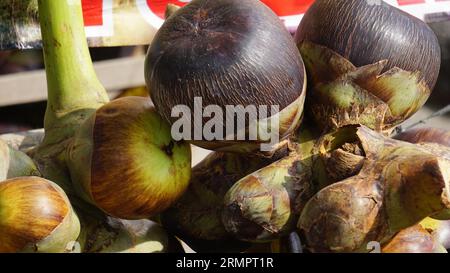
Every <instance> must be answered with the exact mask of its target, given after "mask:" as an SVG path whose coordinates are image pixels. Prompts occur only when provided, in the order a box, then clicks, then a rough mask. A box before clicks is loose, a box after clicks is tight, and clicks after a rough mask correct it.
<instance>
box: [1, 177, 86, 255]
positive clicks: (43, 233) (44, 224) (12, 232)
mask: <svg viewBox="0 0 450 273" xmlns="http://www.w3.org/2000/svg"><path fill="white" fill-rule="evenodd" d="M79 233H80V222H79V220H78V217H77V215H76V214H75V212H74V210H73V208H72V206H71V204H70V202H69V200H68V198H67V196H66V194H65V193H64V192H63V190H62V189H61V188H60V187H59V186H57V185H56V184H55V183H53V182H50V181H48V180H45V179H43V178H39V177H19V178H14V179H10V180H6V181H4V182H2V183H0V252H43V253H46V252H70V251H71V250H72V246H73V243H74V242H75V240H76V239H77V237H78V235H79Z"/></svg>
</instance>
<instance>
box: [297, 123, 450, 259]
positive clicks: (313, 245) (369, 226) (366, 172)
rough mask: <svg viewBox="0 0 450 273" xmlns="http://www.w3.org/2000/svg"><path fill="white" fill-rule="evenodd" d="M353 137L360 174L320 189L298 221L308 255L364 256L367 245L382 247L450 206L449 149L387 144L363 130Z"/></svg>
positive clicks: (360, 129)
mask: <svg viewBox="0 0 450 273" xmlns="http://www.w3.org/2000/svg"><path fill="white" fill-rule="evenodd" d="M355 133H356V136H357V139H359V142H360V145H361V146H362V148H363V150H364V154H365V160H364V163H363V166H362V168H361V170H360V171H359V172H358V173H357V174H356V175H355V176H352V177H350V178H347V179H345V180H343V181H341V182H338V183H335V184H332V185H331V186H328V187H326V188H324V189H323V190H321V191H320V192H319V193H318V194H316V195H315V196H314V197H313V198H312V199H311V200H310V201H309V202H308V203H307V205H306V206H305V208H304V210H303V212H302V214H301V216H300V220H299V222H298V228H299V229H300V230H301V231H302V233H303V234H304V235H305V238H306V243H307V245H308V246H309V247H310V249H311V250H312V251H316V252H354V251H355V252H357V251H365V250H366V244H367V243H369V242H370V241H377V242H380V243H382V244H383V243H386V242H388V241H389V240H390V239H391V238H392V237H393V236H394V235H395V234H396V233H397V232H399V231H401V230H402V229H405V228H408V227H410V226H412V225H415V224H417V223H418V222H420V221H421V220H422V219H424V218H426V217H428V216H430V215H433V214H435V213H438V212H440V211H443V210H446V209H447V208H448V207H449V206H450V202H449V196H450V195H449V193H450V192H449V190H450V187H449V180H450V174H449V173H448V169H449V168H450V150H449V149H447V148H446V147H443V146H442V147H441V146H439V147H436V146H433V145H429V144H422V145H413V144H409V143H406V142H401V141H396V140H392V139H389V138H386V137H383V136H381V135H380V134H377V133H375V132H373V131H371V130H370V129H368V128H367V127H357V128H356V131H355ZM344 135H347V134H344ZM336 136H337V138H336V139H339V138H338V137H339V134H337V135H336ZM336 139H335V140H334V141H336Z"/></svg>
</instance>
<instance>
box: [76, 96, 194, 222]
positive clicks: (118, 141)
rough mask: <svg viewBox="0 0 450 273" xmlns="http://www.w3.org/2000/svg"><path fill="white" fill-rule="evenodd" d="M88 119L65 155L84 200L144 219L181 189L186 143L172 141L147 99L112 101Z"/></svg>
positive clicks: (187, 168) (185, 179)
mask: <svg viewBox="0 0 450 273" xmlns="http://www.w3.org/2000/svg"><path fill="white" fill-rule="evenodd" d="M88 123H91V124H92V123H93V125H91V124H84V125H83V126H86V127H85V128H84V129H82V130H80V131H79V133H80V134H77V136H76V137H75V141H74V145H72V147H71V149H70V151H69V156H68V158H69V162H68V166H69V169H70V170H71V176H72V179H73V180H74V183H78V184H79V186H78V189H81V190H83V193H82V194H81V195H82V196H84V198H85V199H87V201H89V202H91V203H93V204H94V205H96V206H97V207H99V208H100V209H102V210H103V211H105V212H106V213H108V214H109V215H111V216H114V217H118V218H122V219H144V218H148V217H150V216H152V215H155V214H157V213H159V212H161V211H163V210H165V209H166V208H168V207H169V206H170V205H171V204H172V203H173V202H174V201H175V200H177V199H178V198H179V197H180V196H181V195H182V194H183V192H184V191H185V190H186V188H187V186H188V183H189V179H190V176H191V150H190V146H189V145H188V144H187V143H185V142H175V141H173V140H172V138H171V132H170V126H169V124H168V123H166V122H165V121H164V120H163V119H162V118H161V117H160V116H159V114H158V113H157V112H156V111H155V110H154V108H153V107H152V105H151V103H150V101H149V100H148V99H146V98H142V97H126V98H121V99H118V100H115V101H112V102H110V103H108V104H106V105H104V106H103V107H101V108H99V109H98V110H97V112H96V114H95V117H93V118H92V119H89V120H88ZM91 126H92V127H91ZM83 134H84V135H83ZM86 134H90V135H86ZM79 144H80V145H79ZM78 145H79V146H80V147H81V149H82V150H83V151H81V152H80V151H77V146H78ZM78 171H81V172H82V174H78V173H77V172H78ZM86 172H87V173H86ZM80 185H81V186H80Z"/></svg>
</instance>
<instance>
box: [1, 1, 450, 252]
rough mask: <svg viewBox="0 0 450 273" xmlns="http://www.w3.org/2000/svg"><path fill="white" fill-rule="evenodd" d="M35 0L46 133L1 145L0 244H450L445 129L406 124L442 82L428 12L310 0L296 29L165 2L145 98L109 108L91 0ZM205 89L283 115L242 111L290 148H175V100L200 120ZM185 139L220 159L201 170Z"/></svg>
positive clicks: (260, 13) (114, 248)
mask: <svg viewBox="0 0 450 273" xmlns="http://www.w3.org/2000/svg"><path fill="white" fill-rule="evenodd" d="M38 3H39V13H40V23H41V31H42V38H43V47H44V57H45V66H46V72H47V81H48V105H47V111H46V115H45V136H44V138H43V140H42V142H40V143H39V144H38V145H37V146H36V147H33V148H32V149H29V150H27V152H26V153H24V152H22V151H18V150H15V149H13V148H12V147H11V146H8V145H7V144H3V143H0V156H1V159H0V180H1V181H2V182H0V252H171V251H183V249H182V248H180V245H178V244H179V242H184V243H185V244H186V245H188V246H189V247H190V248H192V249H193V250H195V251H197V252H263V251H264V252H266V251H271V252H301V251H309V252H370V251H372V250H373V247H374V246H376V245H378V246H379V247H380V250H381V251H382V252H446V248H450V237H449V235H448V228H449V226H450V224H449V222H448V221H446V220H450V132H446V131H440V130H436V129H418V130H411V131H407V132H405V133H402V134H396V132H397V130H396V128H397V127H398V126H399V125H401V124H402V123H403V122H404V121H405V120H406V119H408V118H410V117H411V116H412V115H413V114H414V113H416V112H417V111H418V110H419V109H420V108H421V107H422V106H423V105H424V103H425V102H426V101H427V99H428V98H429V96H430V94H431V91H432V90H433V88H434V85H435V83H436V79H437V77H438V74H439V67H440V48H439V45H438V42H437V39H436V37H435V35H434V33H433V32H432V31H431V30H430V29H429V27H428V26H427V25H426V24H425V23H423V22H422V21H420V20H417V19H415V18H413V17H412V16H410V15H408V14H406V13H404V12H402V11H400V10H398V9H396V8H394V7H392V6H390V5H388V4H386V3H384V2H382V1H365V0H316V2H315V3H314V4H313V5H312V7H311V8H310V9H309V10H308V12H307V13H306V15H305V16H304V18H303V20H302V22H301V24H300V26H299V28H298V30H297V33H296V34H295V37H294V38H293V37H292V36H291V35H290V34H289V32H288V31H287V30H286V29H285V27H284V26H283V24H282V22H281V21H280V20H279V18H278V17H277V16H276V15H275V14H274V13H273V12H272V11H271V10H270V9H269V8H268V7H266V6H265V5H264V4H262V3H261V2H260V1H257V0H215V1H207V0H194V1H192V2H191V3H189V4H188V5H186V6H185V7H183V8H176V7H173V6H171V7H170V8H169V9H168V12H167V20H166V21H165V23H164V24H163V26H162V27H161V28H160V30H159V31H158V33H157V35H156V36H155V39H154V41H153V42H152V44H151V46H150V48H149V51H148V53H147V57H146V62H145V72H144V73H145V78H146V82H147V87H148V89H149V92H150V94H151V100H150V99H149V98H144V97H124V98H120V99H117V100H114V101H109V99H108V96H107V94H106V92H105V90H104V88H103V87H102V85H101V84H100V82H99V81H98V79H97V78H96V75H95V72H94V69H93V66H92V61H91V59H90V56H89V51H88V47H87V43H86V38H85V34H84V29H83V21H82V20H83V19H82V12H81V0H60V1H54V0H39V1H38ZM198 97H200V98H202V100H203V105H205V106H207V105H215V106H217V107H219V108H220V109H225V108H226V107H227V106H229V105H241V106H243V107H249V106H255V107H260V106H277V107H279V110H280V111H279V112H278V113H276V114H275V113H271V114H272V116H270V117H269V118H265V119H262V118H258V117H256V120H251V118H248V120H246V121H247V123H249V122H250V121H251V122H254V123H255V124H256V127H257V128H260V127H264V126H267V121H270V122H271V124H272V123H275V124H276V125H277V126H278V127H277V128H276V129H277V131H278V137H279V141H278V142H277V143H269V141H268V139H267V138H265V137H264V136H263V135H262V134H261V135H260V134H258V135H257V136H255V138H253V139H252V140H248V141H245V140H236V138H230V139H229V138H226V139H225V140H218V139H207V138H205V137H203V138H200V139H195V140H192V141H184V140H181V141H175V140H174V137H173V134H172V132H171V126H172V125H174V124H175V123H176V122H177V118H178V117H177V118H175V117H174V116H173V109H175V107H176V106H179V105H183V106H185V107H187V109H189V110H192V112H194V111H193V110H194V109H195V108H196V107H198V105H196V104H195V98H198ZM192 115H194V114H192ZM275 117H276V118H277V120H278V123H276V122H274V121H275ZM214 118H216V117H214ZM192 120H195V117H194V116H192ZM208 121H209V120H207V119H203V120H196V121H195V122H194V123H195V124H192V125H190V126H192V127H189V128H188V130H192V133H194V135H195V133H196V131H195V130H196V128H198V127H197V125H199V126H200V128H203V127H205V126H208ZM272 125H273V124H272ZM247 126H248V125H247ZM223 127H224V128H218V127H217V126H216V128H215V130H216V131H217V130H222V131H223V130H225V127H226V126H225V124H223ZM228 129H229V128H228ZM235 129H236V128H235ZM237 129H239V128H237ZM240 129H245V130H244V131H245V132H246V134H247V133H248V131H247V129H248V127H245V128H240ZM233 132H234V136H235V135H236V134H237V132H239V130H233ZM232 136H233V135H232ZM190 144H193V145H197V146H200V147H203V148H206V149H210V150H213V151H214V152H213V153H211V154H210V155H209V156H208V157H207V158H206V159H204V160H203V161H202V162H201V163H199V164H198V165H196V166H195V167H194V168H191V146H190ZM262 144H266V146H269V147H270V149H267V150H264V151H262V150H261V149H260V147H261V145H262Z"/></svg>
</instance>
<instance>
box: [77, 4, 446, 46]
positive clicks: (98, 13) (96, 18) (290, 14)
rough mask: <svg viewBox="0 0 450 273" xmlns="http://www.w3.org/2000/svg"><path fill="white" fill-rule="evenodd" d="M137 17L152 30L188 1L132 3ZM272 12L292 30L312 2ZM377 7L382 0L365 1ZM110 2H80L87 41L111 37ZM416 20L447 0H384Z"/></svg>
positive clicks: (278, 7)
mask: <svg viewBox="0 0 450 273" xmlns="http://www.w3.org/2000/svg"><path fill="white" fill-rule="evenodd" d="M134 1H135V5H136V7H137V10H139V14H137V15H136V16H142V18H143V19H144V20H145V21H146V22H147V23H148V24H149V26H151V27H154V28H159V27H160V26H161V25H162V24H163V22H164V12H165V9H166V5H167V4H169V3H171V4H176V5H179V6H183V5H186V4H187V3H189V2H190V0H134ZM261 1H262V2H264V3H265V4H266V5H267V6H269V7H270V8H272V9H273V10H274V11H275V12H276V13H277V14H278V15H279V16H280V18H281V20H283V22H284V23H285V25H286V27H288V28H289V29H295V28H296V27H297V26H298V24H299V23H300V21H301V19H302V17H303V14H304V13H305V12H306V10H307V9H308V8H309V6H310V5H311V4H312V3H313V2H314V0H261ZM367 1H372V2H373V4H378V3H380V1H382V0H367ZM113 2H114V0H82V4H83V13H84V20H85V24H86V34H87V36H88V37H107V36H112V35H114V24H113V16H114V13H113ZM385 2H387V3H389V4H391V5H393V6H396V7H398V8H400V9H402V10H404V11H406V12H408V13H410V14H412V15H414V16H416V17H417V18H419V19H421V20H424V19H425V16H426V15H428V14H433V13H438V12H450V0H385Z"/></svg>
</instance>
